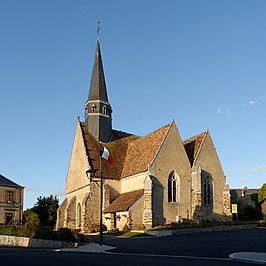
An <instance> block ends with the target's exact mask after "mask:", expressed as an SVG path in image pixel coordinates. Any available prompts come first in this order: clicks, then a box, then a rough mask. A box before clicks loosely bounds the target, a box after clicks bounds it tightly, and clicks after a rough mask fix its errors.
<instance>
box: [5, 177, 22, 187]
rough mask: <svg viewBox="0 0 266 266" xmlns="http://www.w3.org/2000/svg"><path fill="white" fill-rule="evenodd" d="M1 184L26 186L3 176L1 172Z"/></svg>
mask: <svg viewBox="0 0 266 266" xmlns="http://www.w3.org/2000/svg"><path fill="white" fill-rule="evenodd" d="M0 185H2V186H7V187H18V188H24V187H23V186H20V185H19V184H17V183H15V182H13V181H12V180H10V179H9V178H7V177H5V176H3V175H1V174H0Z"/></svg>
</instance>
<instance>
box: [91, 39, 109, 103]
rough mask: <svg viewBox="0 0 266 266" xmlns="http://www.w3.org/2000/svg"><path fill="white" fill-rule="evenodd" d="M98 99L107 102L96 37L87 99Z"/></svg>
mask: <svg viewBox="0 0 266 266" xmlns="http://www.w3.org/2000/svg"><path fill="white" fill-rule="evenodd" d="M94 100H100V101H104V102H108V97H107V90H106V84H105V78H104V71H103V63H102V56H101V50H100V42H99V39H98V38H97V42H96V50H95V55H94V63H93V69H92V74H91V84H90V93H89V97H88V101H94Z"/></svg>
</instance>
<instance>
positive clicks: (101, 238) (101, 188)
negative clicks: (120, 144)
mask: <svg viewBox="0 0 266 266" xmlns="http://www.w3.org/2000/svg"><path fill="white" fill-rule="evenodd" d="M102 210H103V177H102V156H100V242H99V245H100V246H102V245H103V212H102Z"/></svg>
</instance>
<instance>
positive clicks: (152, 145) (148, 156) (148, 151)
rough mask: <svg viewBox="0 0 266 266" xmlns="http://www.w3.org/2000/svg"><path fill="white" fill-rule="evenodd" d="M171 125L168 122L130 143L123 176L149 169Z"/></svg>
mask: <svg viewBox="0 0 266 266" xmlns="http://www.w3.org/2000/svg"><path fill="white" fill-rule="evenodd" d="M169 126H170V124H167V125H165V126H163V127H161V128H159V129H157V130H155V131H153V132H151V133H150V134H148V135H146V136H144V137H142V138H139V139H136V140H135V141H133V142H131V143H129V145H128V149H127V153H126V158H125V163H124V167H123V172H122V177H127V176H130V175H133V174H137V173H141V172H144V171H147V170H148V164H149V163H151V161H152V159H153V158H154V156H155V154H156V152H157V151H158V149H159V147H160V145H161V144H162V141H163V139H164V137H165V135H166V132H167V130H168V128H169Z"/></svg>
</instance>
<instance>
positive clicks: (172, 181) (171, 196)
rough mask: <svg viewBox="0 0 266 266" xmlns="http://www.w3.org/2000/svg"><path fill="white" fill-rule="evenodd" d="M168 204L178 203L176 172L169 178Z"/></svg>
mask: <svg viewBox="0 0 266 266" xmlns="http://www.w3.org/2000/svg"><path fill="white" fill-rule="evenodd" d="M168 202H176V177H175V173H174V171H172V172H171V173H170V174H169V176H168Z"/></svg>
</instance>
